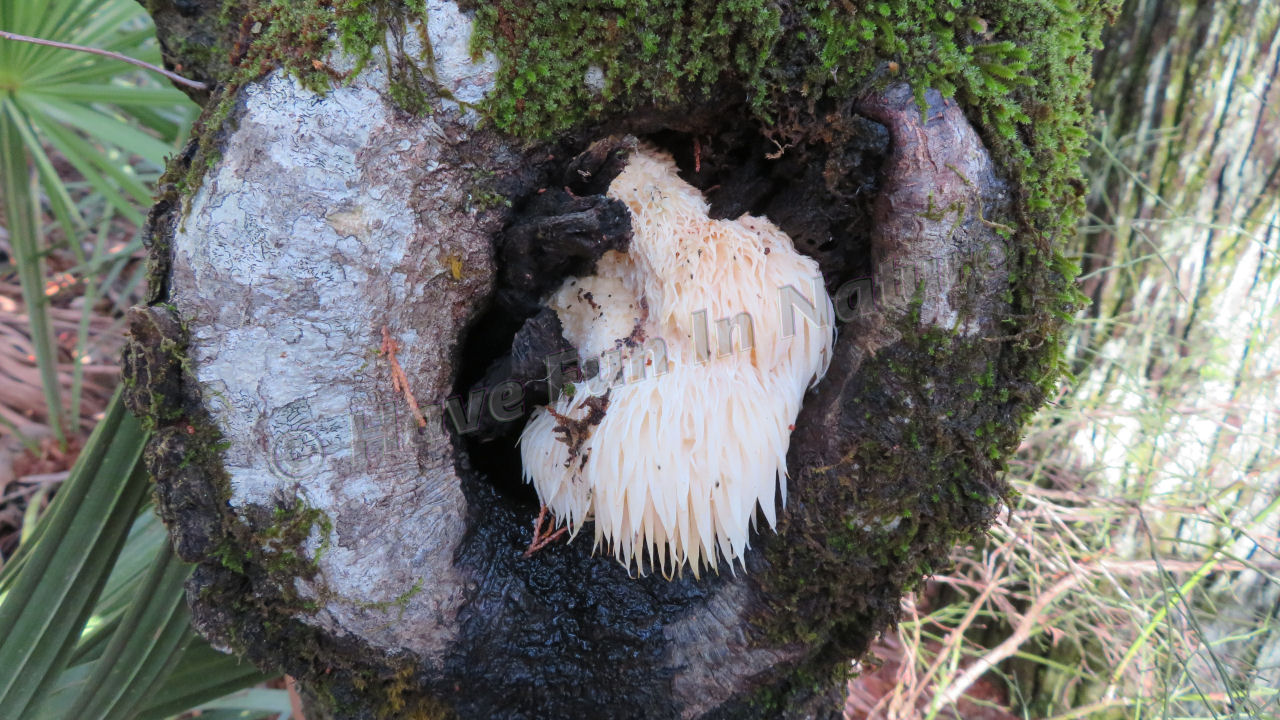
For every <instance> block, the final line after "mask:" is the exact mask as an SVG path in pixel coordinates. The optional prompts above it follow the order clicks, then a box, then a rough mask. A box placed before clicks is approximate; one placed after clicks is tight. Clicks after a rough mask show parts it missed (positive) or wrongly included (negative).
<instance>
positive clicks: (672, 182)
mask: <svg viewBox="0 0 1280 720" xmlns="http://www.w3.org/2000/svg"><path fill="white" fill-rule="evenodd" d="M607 195H608V196H609V197H611V198H614V199H617V200H620V201H622V202H623V203H624V204H625V205H626V206H627V208H628V210H629V211H630V213H631V221H632V239H631V244H630V247H629V248H628V250H627V251H626V252H619V251H614V250H611V251H609V252H607V253H605V254H604V256H603V257H601V259H600V260H599V262H598V263H597V265H596V270H595V274H594V275H591V276H589V277H583V278H570V279H568V280H566V281H565V282H564V284H563V285H562V286H561V287H560V289H559V290H558V291H556V292H555V293H553V294H552V296H551V297H550V299H549V301H548V305H550V306H551V307H552V308H553V309H554V310H555V311H556V313H557V315H558V316H559V318H560V322H561V324H562V326H563V328H564V336H565V338H566V339H567V340H568V341H569V342H570V343H571V344H573V345H574V347H576V348H577V349H578V351H579V353H580V355H581V356H582V357H584V358H593V359H596V364H597V365H598V368H599V369H598V371H597V372H595V374H594V376H592V377H590V378H588V379H586V380H583V381H581V382H578V383H575V384H574V385H573V392H572V393H569V392H566V393H563V394H561V395H560V396H559V397H558V398H556V399H555V400H554V401H553V402H552V403H551V404H550V405H548V406H546V407H542V408H538V409H537V410H536V411H535V412H534V414H533V415H532V417H531V418H530V420H529V422H528V424H527V425H526V426H525V429H524V431H523V433H522V434H521V437H520V454H521V461H522V464H523V468H524V476H525V479H526V480H527V481H530V482H532V483H533V485H534V487H535V489H536V490H537V492H538V496H539V497H540V498H541V500H542V502H544V503H545V504H546V505H547V506H549V507H550V508H551V510H552V512H554V513H555V515H556V517H557V518H559V519H560V521H561V522H564V523H567V524H568V525H569V526H570V528H571V529H572V531H573V532H574V533H575V534H576V533H577V532H578V531H579V530H580V529H581V528H582V527H583V525H584V524H585V523H587V522H588V521H593V522H594V526H595V543H596V546H597V547H605V548H606V549H607V550H608V551H610V552H612V553H613V554H614V556H615V557H617V558H618V560H620V561H621V562H622V563H623V564H625V565H627V566H628V567H632V566H633V564H634V567H636V568H637V569H638V571H639V572H641V573H643V572H646V563H647V567H648V568H649V569H652V568H654V567H658V568H660V569H661V570H662V571H663V572H664V574H669V573H671V572H672V571H679V570H680V569H682V568H683V567H684V566H685V565H688V566H689V567H690V568H691V569H692V570H693V572H694V573H695V574H698V573H700V571H701V569H702V568H703V567H704V566H707V567H710V568H713V569H716V568H718V557H719V558H723V559H724V560H725V561H727V562H728V563H729V564H730V566H731V567H732V565H733V563H734V562H735V561H738V562H739V563H740V562H741V558H742V557H743V553H744V552H745V551H746V549H747V548H748V547H749V543H750V538H749V533H750V530H751V528H752V527H753V526H754V524H755V513H756V508H757V507H759V509H760V510H761V511H762V512H763V514H764V517H765V519H766V521H767V522H768V523H769V525H770V526H771V527H772V526H773V525H775V522H776V502H777V500H778V499H779V498H781V500H782V502H783V503H784V504H785V501H786V482H787V468H786V456H787V448H788V446H789V444H790V436H791V430H792V429H793V427H794V425H793V424H794V423H795V419H796V416H797V415H798V413H799V412H800V405H801V402H802V400H803V397H804V394H805V391H806V390H807V389H808V388H809V387H810V386H811V385H812V384H813V383H816V382H817V381H818V380H819V379H820V378H821V377H822V375H823V374H824V373H825V372H826V369H827V365H828V363H829V362H830V359H831V353H832V345H833V342H834V325H833V322H832V320H833V317H834V312H833V309H832V304H831V299H830V297H829V296H828V295H827V293H826V291H825V289H824V288H823V283H822V279H821V272H820V270H819V268H818V264H817V263H816V262H815V261H814V260H812V259H811V258H808V257H806V256H804V255H801V254H800V253H798V252H797V251H796V250H795V247H794V245H793V244H792V242H791V239H790V238H789V237H787V235H786V234H785V233H783V232H782V231H781V230H779V229H778V228H777V227H776V226H774V225H773V223H772V222H770V221H769V220H768V219H765V218H757V217H751V216H749V215H743V216H742V217H740V218H738V219H736V220H713V219H710V218H709V217H708V212H707V211H708V206H707V202H706V201H705V200H704V199H703V197H702V195H701V194H700V193H699V192H698V190H697V189H696V188H694V187H693V186H691V185H689V184H688V183H686V182H684V181H683V180H681V179H680V178H679V176H678V175H677V171H676V166H675V163H674V162H673V161H672V159H671V158H670V156H668V155H666V154H664V153H661V152H659V151H657V150H654V149H652V148H649V147H647V146H641V147H640V148H639V149H638V150H636V151H635V152H633V153H632V155H631V157H630V158H629V159H628V161H627V164H626V166H625V167H624V169H623V170H622V172H621V173H620V174H619V175H618V176H617V177H616V178H615V179H614V180H613V182H612V184H610V186H609V189H608V192H607Z"/></svg>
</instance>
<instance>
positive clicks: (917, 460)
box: [126, 0, 1106, 718]
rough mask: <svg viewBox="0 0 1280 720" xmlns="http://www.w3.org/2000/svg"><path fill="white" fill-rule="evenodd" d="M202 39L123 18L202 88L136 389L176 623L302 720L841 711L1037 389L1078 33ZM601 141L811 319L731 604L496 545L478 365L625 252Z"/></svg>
mask: <svg viewBox="0 0 1280 720" xmlns="http://www.w3.org/2000/svg"><path fill="white" fill-rule="evenodd" d="M213 5H214V3H212V2H207V1H203V0H189V1H187V2H168V1H166V0H153V2H151V3H150V5H149V9H150V10H151V12H152V14H153V16H154V17H155V18H156V21H157V27H158V29H159V31H160V38H161V42H162V44H163V46H164V48H165V51H166V58H167V61H168V63H169V64H170V65H171V66H173V67H174V68H176V69H180V70H182V71H183V72H188V73H190V74H192V75H194V76H196V77H199V78H202V79H205V80H208V81H209V82H210V83H211V84H212V85H213V87H212V89H211V90H210V91H202V92H200V93H196V96H197V99H199V100H201V101H203V102H205V107H206V111H205V114H204V116H203V117H202V120H201V124H200V127H198V128H197V138H196V139H195V140H194V141H193V143H192V144H191V145H190V146H189V148H188V150H187V152H186V153H185V154H184V156H183V157H180V158H175V159H174V161H173V163H172V165H171V167H170V169H169V173H168V175H167V176H166V179H165V182H164V184H163V187H162V194H161V198H160V200H159V202H158V204H157V206H156V208H155V210H154V211H153V213H152V216H151V221H150V226H149V231H150V232H149V234H150V241H151V247H152V260H153V263H154V267H153V273H152V297H151V298H150V300H151V304H150V305H149V306H147V307H144V308H138V309H136V310H135V311H134V313H133V315H132V322H131V328H132V335H133V341H132V344H131V346H130V349H129V351H128V353H127V357H126V363H127V366H128V376H129V380H128V383H127V386H128V391H129V392H128V398H129V401H130V403H131V407H132V408H134V410H135V411H136V412H138V413H139V414H140V415H143V416H144V417H146V418H147V422H149V423H150V424H151V426H152V427H153V429H154V431H155V434H154V437H153V440H152V442H151V444H150V446H149V450H148V461H149V463H150V468H151V470H152V472H153V473H154V474H155V476H156V477H157V481H158V485H157V497H158V500H159V503H158V504H159V506H160V508H161V514H162V516H163V517H164V519H165V521H166V523H167V524H168V525H169V528H170V532H171V535H172V537H173V540H174V543H175V547H176V549H177V551H178V553H179V555H180V556H181V557H183V558H184V559H186V560H188V561H191V562H196V563H198V564H199V565H198V568H197V570H196V571H195V574H194V576H193V579H192V581H191V583H190V585H189V599H190V601H191V604H192V607H193V615H194V618H195V623H196V625H197V627H198V628H199V629H200V631H201V632H202V633H203V634H205V635H206V636H207V637H209V638H210V639H211V640H212V641H213V642H214V643H215V644H218V645H221V646H223V647H225V648H227V649H228V650H234V651H235V652H238V653H241V654H244V655H246V656H247V657H249V658H250V659H251V660H253V661H254V662H255V663H258V664H259V665H261V666H263V667H267V668H275V669H282V670H284V671H286V672H288V673H290V674H292V675H294V676H295V677H297V678H298V679H299V680H300V681H301V682H302V683H303V684H304V685H305V686H306V687H307V689H308V694H309V696H310V697H311V698H312V699H313V704H314V705H315V706H316V707H317V708H318V711H319V712H324V713H327V714H330V715H332V716H334V717H386V716H394V717H400V716H406V717H408V716H412V717H417V716H436V715H449V714H456V715H458V716H461V717H478V718H481V717H483V718H490V717H550V716H567V717H578V716H604V717H653V718H659V717H686V718H693V717H751V716H758V717H773V716H781V715H785V716H790V717H835V716H837V715H838V714H839V713H840V706H839V697H840V688H841V687H842V686H843V680H844V668H847V663H848V660H849V659H850V658H852V657H855V656H857V655H860V654H861V653H862V652H864V651H865V649H866V647H867V644H868V642H869V640H870V639H871V638H872V637H874V635H875V634H876V633H878V632H879V631H881V630H882V629H883V628H884V627H885V626H886V625H887V624H888V623H890V622H892V621H893V620H894V619H895V618H896V615H897V608H898V600H899V598H900V597H901V594H902V593H903V592H904V591H905V590H906V589H909V588H910V587H911V586H913V585H914V584H915V583H916V582H918V581H919V579H920V578H921V577H922V575H924V574H927V573H929V572H932V571H933V569H935V568H939V567H941V565H942V564H943V563H944V562H945V558H946V556H947V553H948V551H949V549H950V547H951V546H952V545H953V544H954V543H955V542H957V541H962V540H964V539H966V538H968V537H970V536H972V535H973V534H974V533H977V532H980V531H981V530H982V529H983V528H984V527H985V526H986V525H987V524H989V523H990V522H991V520H992V519H993V517H994V516H995V514H996V512H997V509H998V507H999V503H1000V501H1001V499H1002V497H1003V496H1004V494H1005V493H1006V486H1005V485H1004V483H1003V481H1002V480H1001V479H1000V478H999V472H1000V470H1001V469H1002V462H1003V458H1004V457H1005V456H1007V454H1008V453H1009V452H1011V451H1012V449H1013V448H1014V447H1016V445H1017V441H1018V437H1019V433H1020V432H1021V427H1022V424H1023V422H1025V420H1026V419H1027V417H1028V416H1029V415H1030V413H1032V412H1034V410H1035V408H1036V407H1038V406H1039V404H1040V403H1041V402H1042V400H1043V397H1044V392H1045V389H1046V388H1048V387H1051V386H1052V384H1053V382H1054V380H1055V379H1056V376H1057V371H1058V361H1059V350H1060V344H1059V340H1058V339H1057V338H1058V337H1059V336H1060V326H1061V323H1062V318H1063V317H1065V316H1066V315H1067V313H1068V312H1069V310H1070V308H1071V306H1072V305H1071V304H1072V302H1073V298H1072V295H1071V294H1070V290H1069V277H1067V276H1066V273H1065V271H1064V269H1063V268H1064V265H1063V263H1062V262H1061V260H1060V255H1058V254H1057V251H1056V249H1055V248H1056V246H1057V244H1059V243H1060V242H1061V241H1062V239H1063V237H1064V236H1065V234H1066V233H1067V232H1069V230H1070V227H1071V224H1072V222H1073V221H1074V219H1075V212H1076V210H1077V209H1078V203H1077V201H1078V197H1079V186H1080V183H1079V181H1078V178H1077V177H1076V171H1075V170H1074V169H1073V163H1074V162H1075V158H1076V157H1078V151H1079V145H1078V140H1076V139H1075V138H1076V135H1075V134H1074V132H1073V131H1075V130H1078V126H1079V125H1080V124H1081V122H1082V120H1081V118H1082V117H1083V115H1082V114H1081V109H1082V108H1083V107H1084V98H1083V95H1082V94H1081V93H1082V88H1083V87H1085V82H1084V78H1085V77H1086V74H1087V72H1088V52H1089V49H1090V44H1091V42H1092V41H1093V39H1094V36H1095V35H1096V32H1097V28H1098V24H1099V20H1098V18H1099V17H1100V15H1101V14H1102V11H1103V10H1104V9H1105V8H1106V4H1105V3H1101V4H1094V3H1081V4H1080V7H1079V8H1078V9H1077V8H1074V7H1069V6H1070V4H1069V3H1061V2H1058V3H1046V4H1045V7H1044V8H1039V7H1037V8H1036V9H1034V12H1033V11H1031V10H1028V9H1027V7H1028V4H1025V3H1003V4H1002V3H992V4H989V5H990V7H987V6H984V7H983V8H982V9H981V14H979V11H978V10H975V11H973V13H971V14H969V15H964V14H956V13H951V12H948V13H946V14H945V15H942V14H935V11H933V10H932V9H927V8H924V7H916V5H917V3H912V2H904V3H877V4H874V5H873V6H872V7H870V8H869V9H867V10H862V9H859V8H857V7H854V6H853V5H850V6H848V7H846V8H844V9H842V10H831V9H829V8H826V6H825V4H818V5H812V6H811V5H808V4H804V3H794V4H792V3H773V4H769V3H745V4H742V6H741V7H738V6H737V5H733V6H730V5H725V4H715V3H712V4H708V5H703V4H698V3H691V4H690V5H689V7H687V8H684V9H683V11H682V12H681V13H676V14H669V13H671V11H670V10H664V11H661V12H657V11H655V13H654V14H652V15H651V16H645V17H637V16H636V15H635V13H636V12H638V11H636V10H634V9H627V10H619V11H617V12H614V11H608V12H609V13H612V14H607V15H596V14H593V13H596V12H597V11H595V10H592V11H587V10H583V9H581V8H576V7H574V4H573V3H545V4H538V5H537V7H536V8H530V7H528V6H527V5H526V4H521V3H510V2H500V3H495V4H493V5H483V6H480V7H477V8H472V9H468V10H464V9H460V8H459V7H458V6H457V5H455V4H453V3H452V2H449V1H448V0H430V1H428V2H426V3H425V6H424V7H422V8H417V9H414V8H407V7H398V6H396V5H395V4H393V3H330V2H298V3H292V4H285V3H280V2H275V1H274V0H272V1H267V2H246V3H232V4H231V5H230V6H229V8H228V9H227V11H226V12H222V13H219V12H217V11H215V9H214V8H213ZM599 12H602V13H603V12H605V11H599ZM663 13H668V14H669V15H664V14H663ZM638 26H639V29H637V27H638ZM561 27H565V28H570V29H571V30H570V32H568V33H567V34H566V33H564V32H562V31H559V30H556V29H557V28H561ZM575 27H581V28H582V30H581V32H578V31H574V30H572V28H575ZM548 28H551V29H548ZM690 28H692V30H690ZM802 28H809V30H807V31H802ZM859 28H861V30H860V29H859ZM867 28H872V29H874V30H875V32H876V33H879V35H877V37H879V38H880V39H879V40H877V41H876V42H875V43H871V42H870V41H868V42H866V43H862V42H860V41H854V39H855V38H856V37H857V36H858V33H864V34H865V33H870V32H872V30H868V29H867ZM922 28H923V29H922ZM655 29H656V30H655ZM473 32H474V33H475V34H476V36H477V37H476V38H475V39H474V40H471V41H469V39H470V38H471V36H472V34H473ZM557 32H558V33H559V34H556V33H557ZM663 33H666V34H667V35H666V36H665V37H666V38H667V40H668V41H669V43H668V45H666V46H664V44H663V38H664V35H663ZM684 33H687V34H684ZM886 33H887V36H886ZM912 33H923V34H924V37H916V36H913V35H912ZM873 34H875V33H873ZM865 37H871V36H870V35H865ZM717 38H721V39H717ZM723 38H727V39H723ZM925 40H929V42H928V43H926V42H924V41H925ZM695 41H696V42H695ZM717 43H719V44H717ZM957 43H958V44H959V45H960V46H964V47H968V48H971V49H972V50H973V52H970V53H961V52H959V51H958V50H957ZM873 46H874V47H875V51H874V52H872V51H869V50H867V49H865V48H870V47H873ZM841 48H843V49H841ZM903 48H908V49H903ZM918 48H925V49H923V50H921V49H918ZM489 51H492V52H489ZM953 51H954V52H953ZM538 52H542V53H544V55H542V56H537V55H536V53H538ZM556 52H559V53H560V55H555V53H556ZM613 52H618V53H622V54H621V55H619V56H616V57H615V56H612V55H609V53H613ZM664 52H665V53H668V55H666V56H663V53H664ZM601 53H603V55H602V54H601ZM841 53H843V54H841ZM921 53H923V54H921ZM551 56H554V57H557V58H559V59H558V60H555V61H551V60H548V59H547V58H548V57H551ZM662 57H666V58H667V59H668V60H669V62H668V61H664V62H658V61H657V60H655V59H654V58H662ZM602 58H603V59H602ZM761 58H768V60H761ZM649 66H652V67H649ZM837 68H838V69H837ZM1051 77H1052V78H1053V83H1050V82H1049V79H1050V78H1051ZM1020 78H1021V79H1020ZM903 80H909V81H911V83H912V84H913V85H914V89H913V88H912V87H911V86H909V85H908V84H907V83H906V82H903ZM931 86H932V87H933V88H941V89H942V90H944V91H946V92H947V93H948V94H951V93H955V98H956V99H948V98H947V97H944V96H943V94H941V93H939V92H938V90H936V89H929V88H930V87H931ZM557 88H559V92H560V94H559V95H550V94H548V93H551V92H552V91H553V90H556V89H557ZM1033 117H1034V118H1036V121H1035V122H1034V123H1033V122H1032V118H1033ZM975 126H976V129H975ZM633 136H639V137H641V138H642V139H643V140H644V141H645V142H647V143H650V144H652V145H657V146H659V147H662V148H664V149H666V150H668V151H669V152H671V153H672V154H673V155H674V156H675V158H676V161H677V162H678V163H679V164H680V166H681V170H682V171H683V174H684V177H686V178H687V179H689V181H690V182H691V183H692V184H694V185H695V186H696V187H698V188H699V189H700V190H701V191H702V192H703V193H704V194H705V195H706V196H707V198H708V200H709V201H710V203H711V210H712V213H713V214H714V215H717V216H720V217H737V216H738V215H739V214H741V213H744V212H750V213H753V214H756V215H767V216H768V217H769V218H770V219H771V220H773V221H774V222H775V223H777V224H778V226H779V227H781V228H782V229H783V230H784V231H786V232H787V234H788V235H790V236H791V237H792V238H793V239H794V240H795V242H796V245H797V247H798V248H799V249H800V250H802V251H804V252H806V253H808V254H810V255H811V256H813V257H814V258H815V259H817V260H818V262H819V264H820V266H821V268H822V272H823V279H824V281H825V285H826V287H827V289H828V290H829V291H830V292H831V294H832V296H833V297H834V298H835V299H836V306H837V311H838V320H839V322H838V328H837V329H838V335H839V339H838V341H837V344H836V347H835V353H834V358H833V360H832V364H831V367H830V370H829V371H828V373H827V375H826V377H825V379H824V380H823V381H822V382H821V383H820V384H818V385H817V386H816V387H815V388H814V389H813V390H812V391H811V392H810V393H809V394H808V395H807V397H806V399H805V403H804V407H803V410H802V411H801V414H800V416H799V418H798V419H797V420H796V423H795V426H794V433H793V435H792V440H791V444H790V450H789V453H788V456H787V467H788V469H789V475H790V477H789V480H788V483H787V485H788V496H787V504H786V507H785V510H783V511H782V513H781V514H780V516H779V522H778V527H777V531H778V532H777V534H776V535H774V534H772V533H770V532H769V531H767V530H764V531H763V532H760V533H757V534H755V535H754V537H753V538H752V541H753V549H752V550H751V551H750V552H748V553H747V554H746V557H745V558H744V563H745V570H746V571H745V572H742V571H739V572H736V573H732V574H731V573H721V574H718V575H712V576H710V577H707V576H704V577H702V578H696V577H690V576H689V575H690V574H689V573H685V574H683V575H680V576H677V577H674V578H670V579H668V578H664V577H661V576H660V575H658V574H650V575H648V576H644V577H635V576H633V575H632V574H631V573H630V572H629V571H628V568H626V567H623V566H622V565H620V564H618V563H617V562H615V561H613V560H612V559H610V558H607V557H602V556H599V555H596V554H593V552H592V547H591V546H590V544H589V543H587V542H585V541H584V540H583V539H576V540H573V541H570V542H562V543H556V544H552V545H549V546H547V547H545V548H543V549H541V550H539V551H538V552H536V553H532V554H530V553H527V552H525V550H526V548H527V547H529V545H530V541H531V536H532V530H533V525H534V523H535V520H534V519H535V517H537V516H538V501H537V499H536V498H535V497H534V496H533V494H532V493H531V491H530V490H529V489H528V488H527V487H526V486H524V485H523V484H522V483H521V473H520V468H519V466H518V457H517V456H516V454H515V453H514V451H513V450H512V445H513V444H514V442H515V437H516V433H518V430H519V422H517V423H515V424H507V425H505V426H503V425H501V424H498V426H496V427H494V426H492V424H491V423H488V422H487V421H488V420H489V419H491V418H490V416H496V415H497V413H496V411H495V412H492V413H490V415H486V416H485V417H484V418H483V419H477V414H478V413H479V414H483V413H485V412H486V409H489V410H492V409H493V408H494V407H495V406H494V405H493V404H492V401H491V397H490V396H488V395H486V394H484V392H483V390H484V388H486V387H489V385H487V382H488V381H487V380H486V379H485V378H486V372H487V373H489V374H490V375H492V373H494V372H497V373H499V375H501V374H502V373H506V372H515V371H516V370H517V369H518V368H520V367H521V366H522V364H524V363H525V361H526V360H527V359H528V357H535V358H536V357H541V355H538V354H537V353H538V352H539V351H546V350H549V349H551V348H554V347H555V346H556V345H557V343H562V342H563V341H562V339H561V338H559V337H558V333H551V337H549V338H548V337H541V336H536V335H533V334H531V333H532V331H531V330H528V329H529V328H533V330H536V329H537V327H538V326H537V322H536V320H537V318H538V317H541V315H539V313H540V312H541V310H540V308H541V307H542V305H541V303H542V295H543V294H544V293H545V291H547V290H550V289H554V287H556V286H557V285H558V284H559V282H560V281H561V280H562V279H563V278H565V277H566V276H569V275H574V274H577V273H576V272H575V271H574V268H579V269H580V268H581V265H582V263H583V262H587V263H588V264H589V262H590V258H591V257H592V255H593V253H594V256H598V255H599V253H600V252H602V251H603V249H604V248H605V246H606V245H608V243H617V242H625V241H626V237H627V235H628V233H629V225H628V224H627V222H625V219H624V221H623V222H622V223H621V225H619V224H618V223H617V222H615V221H616V220H617V217H616V216H615V215H612V214H611V212H612V211H611V210H610V207H611V206H610V205H609V203H608V202H607V201H605V199H604V198H603V196H602V195H601V193H602V192H603V190H602V181H603V180H607V179H608V178H609V177H612V175H611V173H613V174H616V172H617V170H616V168H615V167H614V165H616V163H617V162H619V161H621V162H625V156H626V150H625V149H626V148H627V147H632V146H633V145H634V143H635V142H636V141H635V140H634V139H632V137H633ZM596 141H600V142H599V143H596ZM593 143H596V144H593ZM611 168H612V169H611ZM608 246H609V247H614V245H608ZM574 253H580V254H581V257H579V255H576V254H574ZM526 320H528V322H525V321H526ZM544 335H545V333H544ZM542 341H546V343H549V344H542V345H539V344H538V343H539V342H542ZM513 346H514V347H513ZM531 353H532V354H531ZM526 379H534V380H536V379H537V378H536V377H533V378H526ZM529 409H531V408H528V407H526V408H525V410H526V414H527V410H529ZM713 411H714V409H708V412H713ZM762 529H763V528H762Z"/></svg>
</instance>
